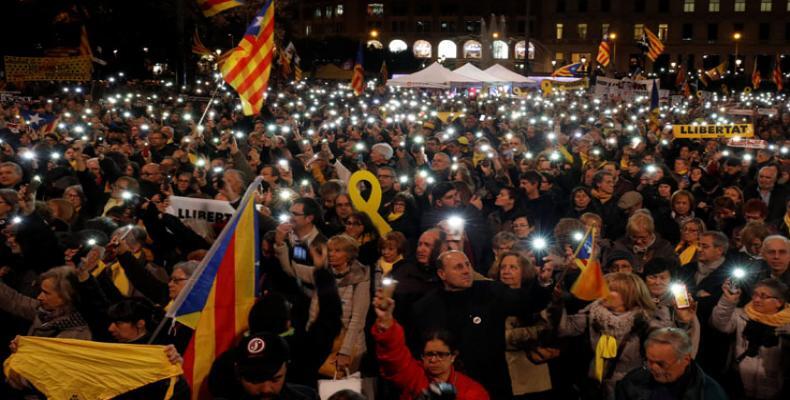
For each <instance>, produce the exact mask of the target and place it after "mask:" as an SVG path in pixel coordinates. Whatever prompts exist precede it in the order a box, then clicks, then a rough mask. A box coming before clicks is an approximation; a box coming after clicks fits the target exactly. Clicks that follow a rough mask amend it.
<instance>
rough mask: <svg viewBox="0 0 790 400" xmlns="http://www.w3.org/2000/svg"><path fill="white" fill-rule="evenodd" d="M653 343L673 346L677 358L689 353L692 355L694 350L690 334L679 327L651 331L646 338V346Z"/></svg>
mask: <svg viewBox="0 0 790 400" xmlns="http://www.w3.org/2000/svg"><path fill="white" fill-rule="evenodd" d="M651 344H666V345H669V346H672V350H674V352H675V358H676V359H680V358H682V357H684V356H685V355H687V354H688V355H691V354H692V352H693V351H694V347H693V346H692V344H691V338H689V335H688V334H687V333H686V332H685V331H683V330H681V329H678V328H661V329H657V330H655V331H653V332H651V333H650V335H649V336H648V337H647V339H646V340H645V348H647V346H650V345H651Z"/></svg>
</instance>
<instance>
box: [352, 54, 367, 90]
mask: <svg viewBox="0 0 790 400" xmlns="http://www.w3.org/2000/svg"><path fill="white" fill-rule="evenodd" d="M362 65H363V64H362V43H360V44H359V49H358V50H357V60H356V61H355V62H354V74H353V75H352V76H351V89H354V94H355V95H357V96H359V95H361V94H362V92H363V91H364V90H365V68H364V67H363V66H362Z"/></svg>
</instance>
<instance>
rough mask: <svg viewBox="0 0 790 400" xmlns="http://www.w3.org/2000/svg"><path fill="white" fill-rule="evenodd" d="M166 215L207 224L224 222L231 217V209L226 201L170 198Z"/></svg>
mask: <svg viewBox="0 0 790 400" xmlns="http://www.w3.org/2000/svg"><path fill="white" fill-rule="evenodd" d="M169 200H170V206H169V207H168V208H167V210H166V211H167V213H168V214H171V215H175V216H176V217H178V219H180V220H182V221H184V220H190V219H197V220H203V221H206V222H209V223H218V222H224V221H227V220H229V219H230V217H232V216H233V207H231V205H230V203H228V202H227V201H221V200H213V199H195V198H191V197H180V196H170V198H169Z"/></svg>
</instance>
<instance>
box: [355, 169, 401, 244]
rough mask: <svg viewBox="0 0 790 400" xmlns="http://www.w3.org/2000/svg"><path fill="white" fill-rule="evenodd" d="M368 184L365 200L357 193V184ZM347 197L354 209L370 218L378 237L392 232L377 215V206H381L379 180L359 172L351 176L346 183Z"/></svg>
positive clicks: (367, 172)
mask: <svg viewBox="0 0 790 400" xmlns="http://www.w3.org/2000/svg"><path fill="white" fill-rule="evenodd" d="M363 181H364V182H368V183H369V184H370V187H371V190H370V198H369V199H368V200H365V199H363V198H362V193H360V192H359V187H358V185H359V182H363ZM348 195H349V197H351V203H353V204H354V208H356V209H357V210H359V211H361V212H363V213H365V214H367V215H368V217H370V220H371V221H372V222H373V225H374V226H375V227H376V229H378V231H379V235H381V236H384V235H386V234H388V233H390V232H391V231H392V227H390V224H388V223H387V221H386V220H385V219H384V218H383V217H382V216H381V215H379V206H380V205H381V184H380V183H379V180H378V179H377V178H376V176H375V175H373V173H372V172H370V171H366V170H360V171H357V172H354V174H353V175H351V179H349V181H348Z"/></svg>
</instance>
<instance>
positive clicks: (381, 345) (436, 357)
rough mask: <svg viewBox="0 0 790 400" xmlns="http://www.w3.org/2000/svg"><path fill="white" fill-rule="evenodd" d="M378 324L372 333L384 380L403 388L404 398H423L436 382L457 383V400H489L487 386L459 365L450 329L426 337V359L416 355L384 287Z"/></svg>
mask: <svg viewBox="0 0 790 400" xmlns="http://www.w3.org/2000/svg"><path fill="white" fill-rule="evenodd" d="M373 307H374V309H375V311H376V317H377V318H376V323H375V324H374V325H373V327H372V328H371V334H372V335H373V338H374V340H375V341H376V357H377V358H378V362H379V366H380V368H381V375H382V377H383V378H384V379H386V380H388V381H390V382H392V383H394V384H395V386H397V387H398V389H400V391H401V396H400V399H401V400H410V399H417V398H420V394H421V393H422V392H423V391H424V390H425V389H427V388H428V386H429V385H431V384H432V383H449V384H452V385H453V386H455V390H456V397H455V398H456V399H457V400H487V399H488V398H489V396H488V393H487V392H486V390H485V388H483V386H482V385H480V384H479V383H478V382H476V381H475V380H473V379H472V378H470V377H468V376H466V375H464V374H463V373H461V372H459V371H458V370H456V368H455V363H456V359H457V358H458V354H459V352H458V348H457V347H456V344H455V340H454V339H453V338H452V336H451V335H450V333H449V332H447V331H443V330H438V331H431V332H430V333H428V334H426V335H425V337H424V339H423V343H422V344H423V346H422V360H417V359H415V358H414V356H413V355H412V353H411V352H410V351H409V348H408V347H407V346H406V339H405V333H404V330H403V327H402V326H401V325H400V324H399V323H398V322H397V321H396V320H395V318H394V317H393V315H392V312H393V310H394V309H395V301H394V300H393V299H392V298H391V297H389V296H387V295H386V294H385V293H384V292H383V290H382V289H379V290H378V291H377V292H376V297H375V299H374V301H373Z"/></svg>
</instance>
